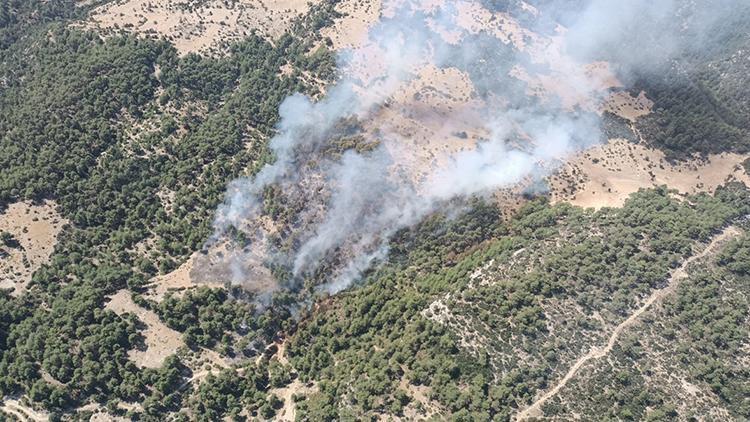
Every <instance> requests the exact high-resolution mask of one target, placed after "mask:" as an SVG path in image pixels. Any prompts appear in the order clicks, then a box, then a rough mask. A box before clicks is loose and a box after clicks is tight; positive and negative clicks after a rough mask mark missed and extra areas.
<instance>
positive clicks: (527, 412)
mask: <svg viewBox="0 0 750 422" xmlns="http://www.w3.org/2000/svg"><path fill="white" fill-rule="evenodd" d="M739 234H741V231H740V230H738V229H737V228H736V227H734V226H730V227H727V228H726V229H724V231H722V232H721V233H719V234H718V235H716V236H715V237H714V238H713V239H712V240H711V243H709V244H708V246H706V248H705V249H703V251H701V252H700V253H698V254H695V255H693V256H691V257H690V258H688V259H686V260H685V262H683V263H682V265H681V266H680V267H679V268H677V269H675V270H674V271H673V272H672V275H671V276H670V278H669V284H667V287H665V288H663V289H659V290H656V291H655V292H654V293H652V294H651V296H649V298H648V299H646V301H645V302H644V303H643V305H641V307H640V308H638V309H636V311H635V312H633V314H631V315H630V316H629V317H628V318H627V319H626V320H625V321H623V322H621V323H620V325H618V326H617V327H615V329H614V330H613V331H612V334H611V335H610V336H609V340H608V341H607V345H606V346H604V347H601V346H600V347H594V348H592V349H591V350H590V351H589V352H588V353H586V354H585V355H584V356H582V357H581V358H580V359H578V360H577V361H576V363H575V364H573V366H571V367H570V370H568V373H567V374H565V376H564V377H563V378H562V379H561V380H560V381H559V382H558V383H557V384H556V385H555V386H554V387H553V388H552V389H550V390H549V391H547V392H546V393H544V395H542V396H541V397H539V399H537V400H536V401H535V402H534V403H532V404H531V406H529V407H527V408H526V409H524V410H522V411H521V412H518V414H516V421H522V420H526V419H529V418H535V417H541V416H542V405H543V404H544V403H545V402H546V401H547V400H549V399H550V398H552V397H554V396H555V395H556V394H557V393H558V392H559V391H560V389H562V388H563V387H564V386H565V384H567V383H568V381H570V379H571V378H573V377H574V376H575V374H576V373H577V372H578V370H579V369H581V367H582V366H583V365H585V364H586V363H587V362H588V361H590V360H592V359H599V358H602V357H604V356H606V355H607V354H608V353H609V352H610V351H612V348H613V347H614V346H615V344H616V343H617V340H618V339H619V337H620V334H621V333H622V332H623V331H624V330H625V329H627V328H629V327H630V326H632V325H633V324H634V323H635V322H636V321H637V320H638V318H639V317H640V316H641V315H642V314H643V313H644V312H646V311H647V310H648V308H649V307H650V306H651V305H652V304H654V302H657V301H659V300H661V299H663V298H664V297H665V296H667V295H668V294H670V293H672V292H673V291H674V290H675V289H676V288H677V286H678V285H679V284H680V281H682V280H683V279H685V278H687V276H688V273H687V267H688V266H689V265H690V264H691V263H693V262H695V261H697V260H699V259H702V258H704V257H705V256H706V255H708V254H710V253H711V252H713V251H714V250H716V248H717V247H718V246H720V245H721V244H723V243H724V242H725V241H727V240H729V239H732V238H734V237H737V236H738V235H739Z"/></svg>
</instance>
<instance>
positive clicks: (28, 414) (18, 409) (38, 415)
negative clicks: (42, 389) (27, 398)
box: [0, 399, 50, 422]
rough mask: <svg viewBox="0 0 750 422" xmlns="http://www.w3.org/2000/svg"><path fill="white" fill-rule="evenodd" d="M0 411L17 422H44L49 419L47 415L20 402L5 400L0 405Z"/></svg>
mask: <svg viewBox="0 0 750 422" xmlns="http://www.w3.org/2000/svg"><path fill="white" fill-rule="evenodd" d="M0 410H2V411H3V412H5V413H7V414H9V415H11V416H13V417H15V418H16V419H18V420H19V421H31V422H44V421H48V420H49V418H50V415H49V413H47V412H41V411H38V410H34V409H32V408H31V407H28V406H26V405H25V404H23V403H22V402H21V401H20V400H17V399H6V400H4V401H3V402H2V404H1V405H0Z"/></svg>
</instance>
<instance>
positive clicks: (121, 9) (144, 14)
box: [82, 0, 310, 54]
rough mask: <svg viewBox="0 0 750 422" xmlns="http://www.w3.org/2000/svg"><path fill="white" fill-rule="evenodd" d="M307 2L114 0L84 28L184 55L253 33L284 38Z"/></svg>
mask: <svg viewBox="0 0 750 422" xmlns="http://www.w3.org/2000/svg"><path fill="white" fill-rule="evenodd" d="M309 3H310V2H309V1H308V0H229V1H227V0H206V1H204V2H201V3H200V4H198V5H194V4H193V5H191V4H190V3H189V2H185V1H179V0H117V1H115V2H112V3H108V4H105V5H103V6H100V7H99V8H97V9H95V10H94V11H93V12H92V14H91V16H90V17H89V19H88V20H87V21H86V22H83V23H82V25H83V26H84V27H87V28H92V29H98V30H100V31H102V32H104V33H108V32H113V31H117V30H126V31H129V32H134V33H137V34H140V35H144V36H150V35H155V36H159V37H161V36H164V37H166V38H167V39H169V40H170V41H171V42H172V43H173V44H174V45H175V47H176V48H177V50H179V51H180V53H182V54H187V53H191V52H203V53H205V52H211V51H213V52H220V51H223V50H224V48H223V47H224V45H226V44H228V43H231V42H234V41H239V40H241V39H243V38H244V37H246V36H247V35H249V34H250V33H251V32H252V31H253V30H257V31H258V32H259V33H260V34H261V35H263V36H264V37H266V38H268V39H275V38H277V37H278V36H280V35H281V34H283V33H284V32H285V31H286V30H287V29H288V28H289V26H290V24H291V22H292V20H293V19H294V18H295V17H297V16H299V15H300V14H304V13H306V12H307V10H308V8H309Z"/></svg>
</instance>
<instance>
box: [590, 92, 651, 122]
mask: <svg viewBox="0 0 750 422" xmlns="http://www.w3.org/2000/svg"><path fill="white" fill-rule="evenodd" d="M653 106H654V102H653V101H651V100H649V99H648V97H646V93H645V92H643V91H641V93H640V94H638V96H637V97H633V96H632V95H631V94H630V93H629V92H626V91H618V92H614V93H612V94H611V95H610V96H609V97H608V98H607V100H606V101H605V103H604V105H603V107H602V111H608V112H610V113H612V114H615V115H617V116H620V117H622V118H623V119H627V120H629V121H631V122H635V121H636V120H637V119H638V118H639V117H642V116H645V115H647V114H649V113H651V108H652V107H653Z"/></svg>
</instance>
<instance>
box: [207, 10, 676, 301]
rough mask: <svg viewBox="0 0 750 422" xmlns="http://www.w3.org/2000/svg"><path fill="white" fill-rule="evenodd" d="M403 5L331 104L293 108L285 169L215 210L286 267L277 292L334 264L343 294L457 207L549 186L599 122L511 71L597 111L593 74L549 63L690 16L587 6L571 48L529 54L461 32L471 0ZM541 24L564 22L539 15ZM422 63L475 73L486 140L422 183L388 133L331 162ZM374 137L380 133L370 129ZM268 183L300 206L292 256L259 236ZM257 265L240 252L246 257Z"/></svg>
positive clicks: (663, 35)
mask: <svg viewBox="0 0 750 422" xmlns="http://www.w3.org/2000/svg"><path fill="white" fill-rule="evenodd" d="M398 3H401V4H400V6H392V5H391V6H389V7H391V9H395V12H393V13H392V14H391V15H390V17H386V18H384V19H382V20H381V22H379V23H378V24H376V25H375V26H374V27H373V28H372V29H371V30H370V33H369V43H368V44H366V45H367V47H365V48H362V49H358V50H353V51H348V52H345V53H342V54H341V56H340V63H339V68H340V69H342V75H343V77H342V79H341V80H340V81H339V82H338V83H336V84H335V86H333V87H331V88H329V90H328V92H327V95H326V96H325V98H323V99H322V100H320V101H318V102H313V101H312V100H311V99H309V98H307V97H305V96H302V95H294V96H291V97H289V98H287V99H286V100H285V101H284V103H283V104H282V106H281V108H280V110H279V113H280V117H281V119H280V123H279V124H278V128H277V129H278V134H277V135H276V136H275V137H274V138H273V139H272V140H271V142H270V147H271V150H272V151H273V153H274V154H275V157H276V161H275V162H274V163H273V164H271V165H268V166H266V167H265V168H263V169H262V170H261V171H260V172H259V173H258V174H257V175H256V176H255V177H253V178H244V179H240V180H236V181H234V182H233V183H232V184H231V185H230V186H229V188H228V192H227V196H226V200H225V202H224V204H222V205H221V207H220V208H219V209H218V211H217V215H216V221H215V228H216V237H217V238H219V237H221V235H222V234H223V233H225V232H226V231H227V230H229V229H230V228H237V229H239V230H241V231H243V232H245V233H246V237H248V238H249V242H250V243H253V244H254V245H252V247H251V249H253V250H254V251H255V252H253V254H252V256H253V257H255V256H256V255H257V250H258V248H260V249H261V250H262V251H263V252H264V254H265V255H266V257H265V260H264V261H263V262H261V260H258V259H256V260H255V261H253V262H252V264H251V265H269V264H272V265H280V266H282V267H284V268H286V269H287V273H286V274H287V276H286V278H288V279H286V280H280V282H281V284H280V285H279V286H277V287H276V288H280V287H284V286H286V287H298V286H299V283H301V282H302V281H303V280H304V279H305V278H306V277H309V276H311V275H313V274H315V273H316V271H320V267H321V265H322V263H324V262H325V263H326V269H325V272H326V273H327V277H325V280H324V284H322V285H319V286H318V287H317V288H318V289H321V290H324V291H327V292H329V293H335V292H338V291H340V290H342V289H345V288H347V287H348V286H349V285H351V283H352V282H354V281H356V280H357V279H358V278H359V277H360V276H361V274H362V272H363V271H365V270H366V269H368V268H369V267H371V266H372V265H374V263H375V262H377V261H379V260H382V259H384V258H385V257H386V256H387V253H388V240H389V238H390V237H392V236H393V234H394V233H395V232H396V231H398V230H400V229H402V228H405V227H409V226H411V225H413V224H416V223H418V222H419V221H420V220H422V219H423V218H424V217H425V216H427V215H429V214H430V213H433V212H435V211H437V210H443V209H445V208H446V207H449V206H460V205H456V204H460V203H461V199H462V198H467V197H469V196H472V195H489V194H491V193H492V192H493V191H496V190H497V189H499V188H505V187H510V186H514V185H516V184H518V183H520V182H522V181H524V180H539V179H540V178H542V177H544V176H545V175H547V174H548V173H549V172H550V171H551V170H553V169H554V168H555V167H556V166H557V165H559V164H560V163H561V162H562V161H564V160H565V159H566V157H568V156H570V155H571V154H574V153H576V152H578V151H580V150H582V149H585V148H587V147H589V146H591V145H592V144H594V143H596V142H598V141H599V140H600V139H601V136H600V130H599V118H598V115H597V114H596V113H595V112H593V110H582V107H580V104H579V105H577V106H576V107H573V108H571V107H564V106H562V104H561V101H556V99H555V98H535V97H532V96H529V95H527V94H526V93H525V91H526V85H525V83H524V82H522V81H520V80H518V79H517V78H515V77H513V76H510V73H511V69H513V68H514V66H516V65H522V66H525V67H526V68H527V69H533V68H534V66H537V67H540V68H541V70H540V71H539V73H540V74H542V75H547V76H550V77H552V78H554V79H553V80H555V81H561V83H562V82H565V83H567V84H568V85H569V86H570V87H571V88H570V89H572V90H574V91H576V92H574V93H573V94H574V95H573V96H576V95H578V96H583V97H586V98H587V99H589V100H591V101H592V102H593V103H594V105H595V104H596V102H597V101H599V100H601V98H600V97H598V96H599V95H603V94H605V93H606V89H603V86H602V80H601V78H599V77H595V76H592V74H591V73H590V72H587V71H586V68H585V67H584V66H583V65H582V63H574V62H572V61H571V62H567V61H566V62H564V63H563V62H559V63H558V62H556V61H555V60H557V59H549V58H550V57H553V58H554V57H558V56H560V50H564V51H563V52H567V53H568V54H573V55H575V56H576V57H577V58H578V59H580V60H583V59H585V60H592V59H594V58H596V56H597V55H598V54H599V52H600V51H601V50H602V48H610V46H617V45H621V44H623V43H624V42H625V40H627V39H628V37H630V36H632V35H633V31H634V28H637V27H638V25H641V24H648V23H649V22H654V23H656V22H661V21H664V20H665V19H669V18H671V17H673V16H676V14H679V13H683V12H681V11H680V6H679V5H677V4H676V3H675V2H672V1H671V0H665V1H660V2H647V1H645V0H638V1H627V2H614V1H602V2H598V1H596V2H591V3H589V4H587V5H584V7H582V8H581V11H580V12H579V14H577V16H572V17H571V16H568V17H567V18H566V22H572V26H571V27H569V28H567V30H566V31H565V32H559V33H557V34H556V37H558V38H560V37H562V38H563V42H562V44H560V43H555V42H552V41H550V40H549V39H546V38H545V39H539V40H534V39H531V40H530V41H529V40H527V39H526V38H530V37H529V34H526V33H522V34H521V35H519V37H520V41H517V42H518V43H526V45H525V47H526V48H524V49H522V48H519V45H511V44H509V43H507V42H503V41H501V40H500V39H498V38H497V37H494V36H489V35H488V33H489V32H490V31H487V32H481V31H480V32H478V31H474V30H472V29H471V27H469V26H467V25H462V24H461V22H460V21H461V19H462V13H464V14H465V11H466V10H476V7H477V5H476V4H474V3H472V2H468V1H467V2H461V1H459V2H451V1H445V2H442V4H441V5H438V6H428V5H423V4H421V2H419V1H406V0H404V1H400V2H398ZM424 3H435V2H426V1H425V2H424ZM548 7H550V6H548ZM544 14H548V15H561V14H563V12H562V11H561V10H545V9H544V8H542V9H541V10H539V11H538V15H544ZM488 25H489V28H492V27H493V25H494V26H496V25H500V23H499V22H497V21H490V22H489V24H488ZM641 29H643V28H641ZM562 34H565V35H562ZM677 39H678V38H677V36H676V35H675V34H672V33H669V32H659V33H658V34H656V36H655V38H653V39H648V40H644V42H649V43H651V42H653V41H658V43H659V45H658V47H657V46H655V47H654V48H653V49H651V50H648V51H647V52H646V53H644V55H641V54H640V53H639V52H638V51H623V52H622V54H621V57H619V60H620V62H621V63H623V64H625V65H626V66H627V67H628V68H629V69H631V70H632V69H636V68H637V69H644V68H648V66H649V65H650V63H651V62H653V61H655V60H656V58H657V57H664V56H671V55H674V54H677V53H676V51H677V50H678V49H679V48H680V47H679V43H678V42H677ZM506 41H507V40H506ZM561 45H562V47H561ZM540 58H541V59H540ZM545 58H546V59H545ZM545 60H546V61H545ZM540 62H542V63H540ZM425 65H430V66H435V67H437V68H443V67H449V66H450V67H455V68H458V69H459V70H461V71H462V72H464V73H465V74H467V75H469V77H470V78H471V80H472V82H473V85H474V87H475V88H476V90H477V91H478V92H475V93H474V95H477V96H478V97H480V99H481V101H482V102H483V105H484V106H483V108H482V109H481V110H475V112H476V113H478V115H479V119H478V120H479V121H481V122H482V124H481V126H482V127H481V128H479V129H481V132H482V133H484V134H485V135H486V136H484V137H483V138H484V139H482V140H481V141H480V142H477V143H476V144H475V143H472V142H470V141H466V147H465V148H462V149H463V150H462V151H458V152H455V153H449V154H447V157H445V160H444V161H443V162H441V163H440V164H439V165H433V166H430V167H429V168H428V170H427V172H426V174H422V175H420V177H415V174H414V169H413V167H412V164H411V163H412V160H411V158H412V157H409V156H408V155H409V154H408V151H409V150H408V149H406V151H407V154H404V153H403V150H399V151H401V152H400V153H398V154H396V153H394V151H395V150H397V149H394V148H393V147H392V146H393V145H399V143H400V142H401V143H404V144H406V141H407V139H405V138H404V135H403V134H402V133H397V132H395V131H388V130H386V129H383V130H380V128H378V129H379V130H378V131H377V141H378V142H379V144H378V145H377V146H376V147H374V148H371V149H367V150H364V151H360V152H357V151H356V150H353V149H350V150H347V151H345V152H344V153H343V154H341V155H340V156H339V155H335V154H334V155H331V154H328V153H326V151H327V149H328V148H329V147H330V146H331V139H332V138H335V137H336V135H337V133H338V131H339V126H340V125H341V122H342V121H345V120H347V119H351V118H354V119H356V121H358V122H373V121H374V122H378V120H377V118H378V117H377V116H378V115H379V113H381V112H382V111H383V110H384V108H387V107H388V106H389V101H390V100H391V98H392V97H393V95H394V94H396V93H397V92H399V90H400V89H403V87H404V86H405V85H407V84H409V83H410V82H411V81H412V80H414V79H415V78H417V73H418V69H419V68H420V67H422V66H425ZM557 65H559V66H557ZM604 88H606V87H604ZM431 124H439V125H441V126H443V127H445V128H447V129H448V131H450V129H451V128H453V127H454V126H455V127H456V128H457V130H458V128H460V125H459V124H458V123H457V121H454V120H453V117H452V115H451V114H448V115H447V117H446V118H444V119H443V120H442V121H440V122H438V123H435V122H432V123H431ZM364 136H365V137H366V138H373V137H375V136H374V135H373V134H372V133H366V134H365V135H364ZM454 141H455V140H454ZM389 146H391V147H389ZM271 187H277V188H278V189H279V190H280V191H281V192H283V193H284V194H285V195H286V196H287V197H292V198H296V201H297V203H298V204H304V206H303V207H302V209H300V210H297V212H296V214H294V217H293V218H292V220H291V221H288V222H285V223H284V224H285V225H286V227H284V228H282V229H281V230H282V231H283V235H282V237H284V236H286V237H289V238H291V239H293V241H292V242H287V244H284V245H282V246H279V245H278V244H272V243H273V242H269V240H268V238H269V235H268V233H267V230H266V229H264V228H261V227H260V226H259V222H260V221H261V220H262V218H263V216H264V215H265V214H266V213H267V211H266V210H265V208H264V201H265V198H266V195H267V191H268V189H269V188H271ZM250 255H251V254H246V255H239V256H240V257H243V256H244V257H248V259H250V258H249V257H250ZM331 256H335V259H331ZM238 271H239V272H241V271H240V270H238ZM244 276H245V277H243V274H238V275H237V277H236V278H237V279H238V280H242V282H243V283H248V284H249V287H253V286H252V284H253V283H255V281H254V280H253V277H248V276H247V275H246V274H245V275H244Z"/></svg>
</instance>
